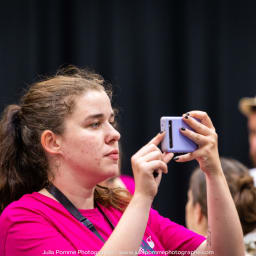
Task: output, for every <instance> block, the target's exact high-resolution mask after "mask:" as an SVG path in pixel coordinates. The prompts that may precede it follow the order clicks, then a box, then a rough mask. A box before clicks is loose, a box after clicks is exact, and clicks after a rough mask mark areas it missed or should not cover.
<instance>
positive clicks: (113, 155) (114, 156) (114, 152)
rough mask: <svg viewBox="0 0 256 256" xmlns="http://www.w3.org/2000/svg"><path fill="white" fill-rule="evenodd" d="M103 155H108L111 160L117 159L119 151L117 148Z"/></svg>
mask: <svg viewBox="0 0 256 256" xmlns="http://www.w3.org/2000/svg"><path fill="white" fill-rule="evenodd" d="M105 156H106V157H109V158H111V159H113V160H118V159H119V152H118V150H117V149H114V150H112V151H110V152H109V153H107V154H106V155H105Z"/></svg>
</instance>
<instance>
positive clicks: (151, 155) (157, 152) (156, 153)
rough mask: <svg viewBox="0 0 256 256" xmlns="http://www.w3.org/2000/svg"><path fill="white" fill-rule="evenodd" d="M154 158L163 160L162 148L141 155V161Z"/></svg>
mask: <svg viewBox="0 0 256 256" xmlns="http://www.w3.org/2000/svg"><path fill="white" fill-rule="evenodd" d="M152 160H163V154H162V152H161V151H160V150H155V151H152V152H150V153H148V154H146V155H144V156H143V157H141V161H145V162H149V161H152Z"/></svg>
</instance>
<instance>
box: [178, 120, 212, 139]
mask: <svg viewBox="0 0 256 256" xmlns="http://www.w3.org/2000/svg"><path fill="white" fill-rule="evenodd" d="M182 120H183V121H184V122H185V123H186V124H187V125H188V126H189V127H191V128H192V129H193V130H194V131H196V132H197V133H200V134H202V135H208V134H209V133H210V128H208V127H207V126H206V125H204V124H202V123H201V122H199V121H198V120H196V119H194V118H193V117H192V118H191V117H190V116H188V115H185V116H183V118H182Z"/></svg>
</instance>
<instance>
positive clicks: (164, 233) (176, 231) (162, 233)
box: [149, 209, 206, 251]
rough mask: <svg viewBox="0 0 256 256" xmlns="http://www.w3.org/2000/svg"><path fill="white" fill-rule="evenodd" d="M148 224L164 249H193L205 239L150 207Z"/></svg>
mask: <svg viewBox="0 0 256 256" xmlns="http://www.w3.org/2000/svg"><path fill="white" fill-rule="evenodd" d="M149 226H150V228H151V229H152V230H153V231H154V233H155V234H157V237H158V239H159V241H160V242H161V244H162V245H163V247H164V248H165V250H170V251H194V250H196V249H197V248H198V247H199V245H200V244H201V243H202V242H204V241H205V239H206V238H205V237H203V236H201V235H199V234H196V233H194V232H193V231H190V230H188V229H187V228H185V227H184V226H181V225H179V224H177V223H175V222H172V221H171V220H169V219H168V218H165V217H163V216H161V215H160V214H159V213H158V212H157V211H156V210H154V209H151V211H150V216H149Z"/></svg>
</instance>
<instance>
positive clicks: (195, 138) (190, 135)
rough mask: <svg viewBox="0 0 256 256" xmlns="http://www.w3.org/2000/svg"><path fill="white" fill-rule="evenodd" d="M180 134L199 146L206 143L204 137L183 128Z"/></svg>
mask: <svg viewBox="0 0 256 256" xmlns="http://www.w3.org/2000/svg"><path fill="white" fill-rule="evenodd" d="M180 132H181V133H182V134H183V135H185V136H186V137H188V138H189V139H191V140H192V141H194V142H195V143H196V144H197V145H199V146H202V145H205V144H206V143H207V138H206V137H205V136H204V135H201V134H199V133H196V132H194V131H191V130H189V129H185V128H182V129H180Z"/></svg>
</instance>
